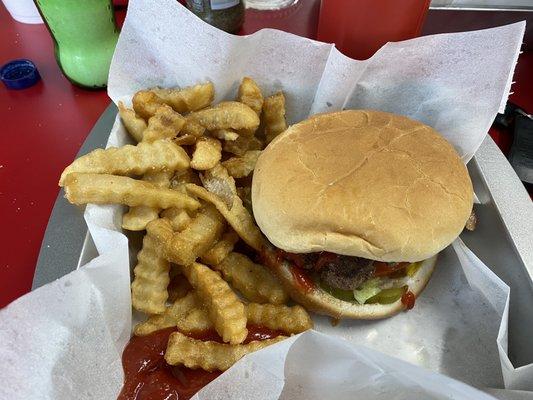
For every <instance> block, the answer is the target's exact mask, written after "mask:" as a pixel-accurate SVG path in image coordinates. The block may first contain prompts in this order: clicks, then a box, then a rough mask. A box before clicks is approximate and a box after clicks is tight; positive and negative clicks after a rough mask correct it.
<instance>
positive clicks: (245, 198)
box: [237, 186, 253, 215]
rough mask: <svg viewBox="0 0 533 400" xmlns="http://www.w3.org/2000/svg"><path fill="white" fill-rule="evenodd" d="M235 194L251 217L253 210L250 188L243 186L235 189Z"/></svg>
mask: <svg viewBox="0 0 533 400" xmlns="http://www.w3.org/2000/svg"><path fill="white" fill-rule="evenodd" d="M237 194H238V195H239V197H240V199H241V200H242V204H243V205H244V207H246V209H247V210H248V212H249V213H250V215H253V209H252V188H251V187H250V186H243V187H238V188H237Z"/></svg>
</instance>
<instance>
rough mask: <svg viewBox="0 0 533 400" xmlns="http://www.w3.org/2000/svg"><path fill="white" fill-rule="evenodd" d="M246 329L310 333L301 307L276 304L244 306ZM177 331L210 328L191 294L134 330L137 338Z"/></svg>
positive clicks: (309, 324)
mask: <svg viewBox="0 0 533 400" xmlns="http://www.w3.org/2000/svg"><path fill="white" fill-rule="evenodd" d="M244 308H245V310H246V317H247V322H248V325H261V326H264V327H267V328H269V329H272V330H276V331H282V332H284V333H286V334H287V335H292V334H296V333H300V332H303V331H306V330H308V329H311V328H312V327H313V321H312V320H311V318H310V317H309V314H308V313H307V311H305V309H304V308H303V307H302V306H299V305H296V306H292V307H289V306H285V305H280V304H257V303H249V304H245V305H244ZM170 327H177V328H178V329H179V330H180V331H182V332H198V331H205V330H208V329H212V328H213V323H212V322H211V320H210V319H209V316H208V314H207V310H206V309H205V307H204V305H203V304H202V303H201V301H200V300H199V299H198V297H197V296H196V294H195V293H194V292H193V291H190V292H188V293H187V294H186V295H185V296H183V297H180V298H178V299H177V300H175V301H174V303H173V304H172V305H171V306H170V307H167V308H166V309H165V312H164V313H163V314H159V315H153V316H151V317H150V318H148V319H147V320H146V321H145V322H142V323H140V324H138V325H137V326H136V327H135V330H134V333H135V335H137V336H143V335H148V334H150V333H152V332H155V331H158V330H160V329H165V328H170Z"/></svg>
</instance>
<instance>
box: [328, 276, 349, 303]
mask: <svg viewBox="0 0 533 400" xmlns="http://www.w3.org/2000/svg"><path fill="white" fill-rule="evenodd" d="M320 287H321V288H322V289H324V290H325V291H326V292H328V293H329V294H330V295H332V296H333V297H336V298H337V299H339V300H343V301H351V302H354V301H355V298H354V297H353V291H352V290H344V289H339V288H334V287H331V286H329V285H328V284H327V283H325V282H322V281H320Z"/></svg>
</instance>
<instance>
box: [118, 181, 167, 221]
mask: <svg viewBox="0 0 533 400" xmlns="http://www.w3.org/2000/svg"><path fill="white" fill-rule="evenodd" d="M173 175H174V173H173V172H172V171H159V172H148V173H146V174H144V176H143V180H144V181H147V182H150V183H152V184H154V185H155V186H157V187H159V188H168V187H169V186H170V178H171V177H172V176H173ZM171 210H172V209H171ZM160 211H161V210H160V209H159V208H154V207H148V206H137V207H130V209H129V211H128V212H127V213H126V214H124V215H123V216H122V228H124V229H127V230H129V231H144V230H145V229H146V225H147V224H148V222H150V221H153V220H154V219H157V218H159V212H160Z"/></svg>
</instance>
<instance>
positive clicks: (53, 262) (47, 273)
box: [32, 103, 117, 289]
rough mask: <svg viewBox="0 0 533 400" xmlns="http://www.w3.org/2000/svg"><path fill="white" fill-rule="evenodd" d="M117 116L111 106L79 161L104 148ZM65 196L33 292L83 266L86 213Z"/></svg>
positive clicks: (60, 197) (54, 218)
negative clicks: (84, 214)
mask: <svg viewBox="0 0 533 400" xmlns="http://www.w3.org/2000/svg"><path fill="white" fill-rule="evenodd" d="M116 114H117V108H116V107H115V105H114V104H113V103H111V104H110V105H109V106H108V107H107V109H106V110H105V111H104V113H103V114H102V116H101V117H100V118H99V119H98V121H97V122H96V124H95V125H94V127H93V129H92V130H91V132H90V133H89V136H87V139H85V142H84V143H83V145H82V147H81V149H80V151H79V152H78V154H77V157H79V156H82V155H84V154H87V153H88V152H90V151H91V150H94V149H95V148H97V147H105V145H106V143H107V139H108V136H109V131H110V130H111V127H112V126H113V122H114V120H115V116H116ZM63 196H64V192H63V190H61V191H60V192H59V195H58V196H57V199H56V202H55V204H54V208H53V210H52V214H51V215H50V219H49V220H48V226H47V227H46V232H45V234H44V239H43V243H42V244H41V251H40V253H39V258H38V259H37V266H36V268H35V274H34V276H33V284H32V289H36V288H38V287H39V286H42V285H44V284H46V283H48V282H51V281H53V280H55V279H57V278H60V277H61V276H63V275H65V274H68V273H69V272H71V271H73V270H75V269H76V267H77V266H78V262H80V254H81V252H82V249H83V248H86V247H87V246H86V245H85V238H86V236H87V227H86V225H85V221H84V219H83V212H81V209H80V208H79V207H76V206H73V205H72V204H70V203H69V202H68V201H66V200H65V198H64V197H63Z"/></svg>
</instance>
